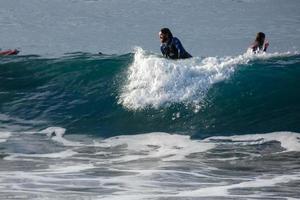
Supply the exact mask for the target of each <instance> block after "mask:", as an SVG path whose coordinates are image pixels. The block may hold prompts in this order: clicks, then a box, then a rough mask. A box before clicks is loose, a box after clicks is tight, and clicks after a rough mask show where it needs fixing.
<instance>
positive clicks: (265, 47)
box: [264, 40, 269, 51]
mask: <svg viewBox="0 0 300 200" xmlns="http://www.w3.org/2000/svg"><path fill="white" fill-rule="evenodd" d="M268 47H269V41H268V40H266V41H265V44H264V51H267V49H268Z"/></svg>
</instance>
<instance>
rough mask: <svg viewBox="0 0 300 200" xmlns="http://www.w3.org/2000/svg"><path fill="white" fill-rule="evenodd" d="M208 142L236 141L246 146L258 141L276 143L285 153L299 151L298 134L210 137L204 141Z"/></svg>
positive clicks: (279, 133) (299, 136)
mask: <svg viewBox="0 0 300 200" xmlns="http://www.w3.org/2000/svg"><path fill="white" fill-rule="evenodd" d="M210 140H227V141H228V140H231V141H233V142H234V141H238V142H241V143H244V144H245V145H248V144H249V143H252V141H259V142H260V143H265V142H270V141H278V142H280V144H281V147H283V148H285V151H300V133H294V132H273V133H265V134H251V135H235V136H226V137H223V136H217V137H210V138H207V139H205V140H204V141H210Z"/></svg>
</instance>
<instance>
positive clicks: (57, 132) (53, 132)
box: [38, 127, 83, 146]
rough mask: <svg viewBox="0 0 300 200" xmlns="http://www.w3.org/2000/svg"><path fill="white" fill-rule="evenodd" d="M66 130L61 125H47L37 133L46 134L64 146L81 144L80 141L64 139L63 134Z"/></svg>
mask: <svg viewBox="0 0 300 200" xmlns="http://www.w3.org/2000/svg"><path fill="white" fill-rule="evenodd" d="M65 132H66V129H65V128H61V127H48V128H46V129H44V130H42V131H39V132H38V133H41V134H46V135H47V136H48V137H51V139H52V140H54V141H56V142H58V143H61V144H63V145H64V146H83V144H82V143H80V142H73V141H70V140H67V139H65V138H64V137H63V136H64V134H65Z"/></svg>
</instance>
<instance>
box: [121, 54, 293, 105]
mask: <svg viewBox="0 0 300 200" xmlns="http://www.w3.org/2000/svg"><path fill="white" fill-rule="evenodd" d="M286 55H290V53H283V54H279V53H273V54H269V53H262V54H253V53H251V52H246V53H245V54H243V55H239V56H236V57H224V58H219V57H206V58H199V57H198V58H197V57H195V58H191V59H185V60H168V59H164V58H161V57H157V56H154V55H150V54H147V53H146V52H145V51H143V50H142V49H141V48H137V49H136V52H135V56H134V61H133V63H132V65H131V66H130V67H129V69H128V72H127V80H126V83H125V85H124V86H123V88H122V92H121V94H120V96H119V103H121V104H122V105H123V106H124V107H126V108H128V109H133V110H136V109H143V108H145V107H148V106H150V107H154V108H159V107H161V106H163V105H169V104H172V103H184V104H191V105H194V106H196V108H198V109H196V111H197V110H199V105H200V104H201V102H202V101H203V99H204V98H205V95H206V94H207V91H208V90H209V89H210V88H211V87H212V85H213V84H215V83H217V82H220V81H224V80H226V79H228V78H229V77H230V76H231V75H232V74H233V72H234V71H235V69H236V67H237V66H238V65H239V64H247V63H248V62H249V61H250V60H252V59H267V58H270V57H274V56H286Z"/></svg>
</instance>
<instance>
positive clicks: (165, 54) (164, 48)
mask: <svg viewBox="0 0 300 200" xmlns="http://www.w3.org/2000/svg"><path fill="white" fill-rule="evenodd" d="M160 51H161V53H162V55H163V56H167V53H166V47H165V46H164V45H161V46H160Z"/></svg>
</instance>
